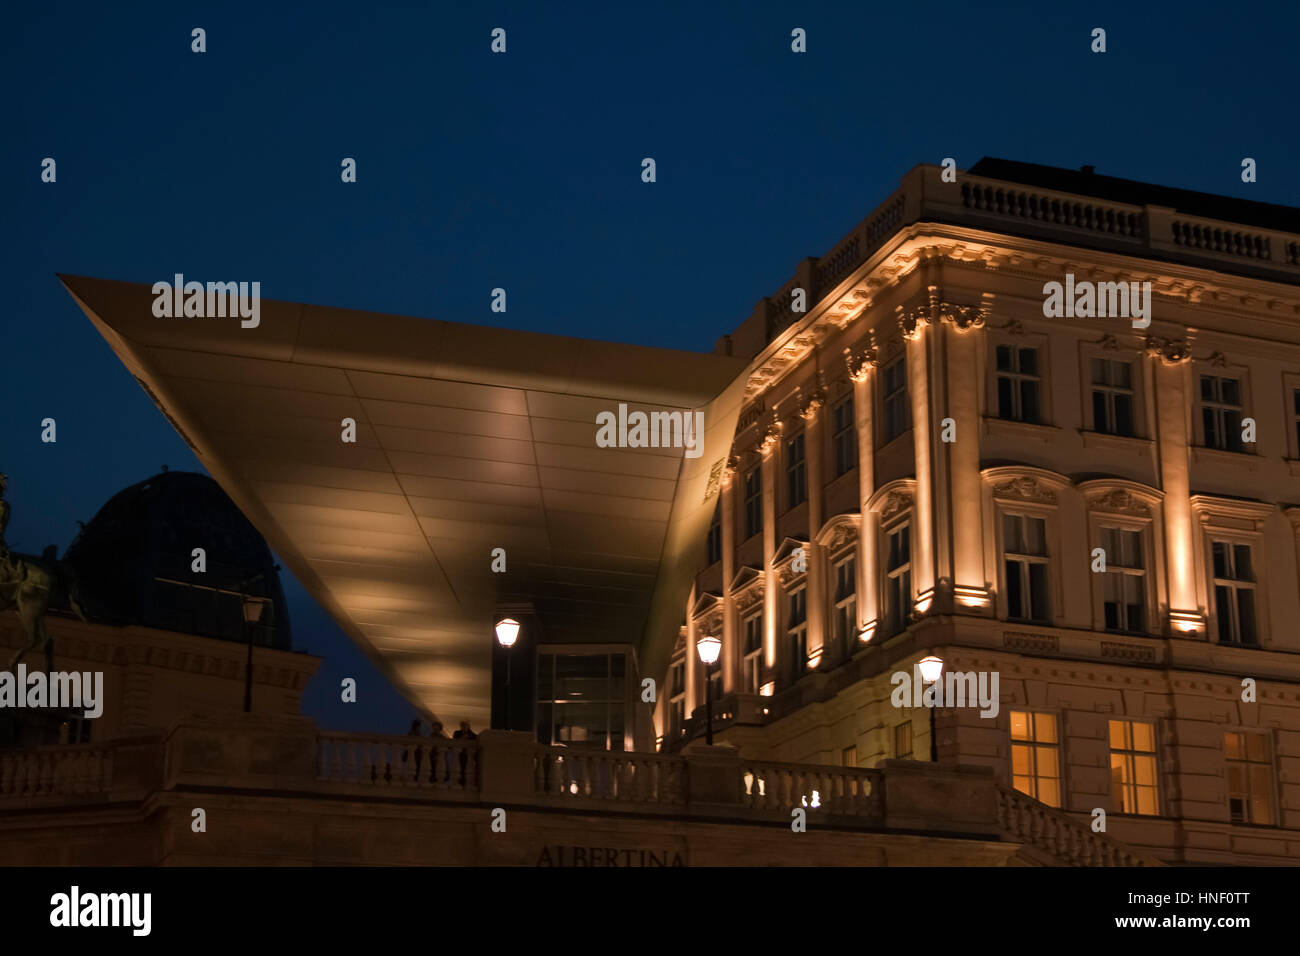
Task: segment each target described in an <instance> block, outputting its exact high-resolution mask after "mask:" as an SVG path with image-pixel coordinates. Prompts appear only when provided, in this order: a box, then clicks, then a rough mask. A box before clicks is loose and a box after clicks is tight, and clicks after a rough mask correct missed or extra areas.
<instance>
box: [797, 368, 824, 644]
mask: <svg viewBox="0 0 1300 956" xmlns="http://www.w3.org/2000/svg"><path fill="white" fill-rule="evenodd" d="M824 405H825V398H824V397H823V395H822V394H821V392H820V391H818V392H814V393H813V394H811V395H809V396H807V397H806V398H805V399H803V400H802V401H801V402H800V404H799V416H800V417H801V418H802V419H803V420H804V436H803V446H804V462H805V465H806V469H807V475H806V477H807V480H808V555H807V557H808V572H807V573H808V583H807V602H808V603H807V607H808V656H809V657H810V658H811V659H813V660H817V661H819V665H818V666H821V659H822V656H823V655H824V653H825V650H826V630H827V629H826V610H827V607H826V606H827V604H828V603H829V601H828V595H827V590H826V570H827V569H826V568H825V567H824V565H823V561H822V558H823V555H822V547H821V545H819V544H818V543H817V532H818V531H820V530H821V526H822V451H823V449H822V419H823V417H824V416H823V415H822V414H821V411H822V408H823V406H824ZM825 663H829V661H826V662H825Z"/></svg>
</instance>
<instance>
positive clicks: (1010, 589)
mask: <svg viewBox="0 0 1300 956" xmlns="http://www.w3.org/2000/svg"><path fill="white" fill-rule="evenodd" d="M1002 550H1003V556H1004V562H1003V567H1004V570H1005V575H1006V591H1007V617H1008V618H1010V619H1011V620H1013V621H1032V622H1035V623H1038V624H1049V623H1051V618H1050V616H1049V609H1048V600H1047V591H1048V586H1047V575H1048V566H1047V522H1046V521H1045V520H1043V519H1042V518H1033V517H1030V516H1029V515H1003V516H1002Z"/></svg>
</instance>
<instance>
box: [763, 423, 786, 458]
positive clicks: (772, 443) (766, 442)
mask: <svg viewBox="0 0 1300 956" xmlns="http://www.w3.org/2000/svg"><path fill="white" fill-rule="evenodd" d="M784 427H785V423H784V422H782V421H781V420H780V419H776V420H775V421H773V422H772V423H771V424H770V425H768V426H767V430H766V431H764V432H763V437H762V438H761V439H760V440H759V443H758V450H759V452H760V453H761V454H762V456H763V457H764V458H766V457H767V456H768V455H770V454H772V452H774V451H776V446H777V443H778V442H779V441H780V440H781V429H782V428H784Z"/></svg>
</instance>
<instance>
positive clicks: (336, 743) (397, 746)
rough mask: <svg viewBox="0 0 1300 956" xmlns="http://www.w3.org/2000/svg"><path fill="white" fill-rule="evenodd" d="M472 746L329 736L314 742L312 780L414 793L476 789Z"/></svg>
mask: <svg viewBox="0 0 1300 956" xmlns="http://www.w3.org/2000/svg"><path fill="white" fill-rule="evenodd" d="M478 771H479V746H478V744H477V743H476V742H475V741H472V740H467V741H462V740H449V739H447V738H433V737H376V736H368V735H365V734H344V733H327V734H321V735H320V736H319V737H317V741H316V779H317V780H318V781H321V782H325V783H346V784H361V785H372V786H376V787H384V788H396V789H408V788H409V789H412V790H461V791H463V790H476V789H478V779H479V776H478Z"/></svg>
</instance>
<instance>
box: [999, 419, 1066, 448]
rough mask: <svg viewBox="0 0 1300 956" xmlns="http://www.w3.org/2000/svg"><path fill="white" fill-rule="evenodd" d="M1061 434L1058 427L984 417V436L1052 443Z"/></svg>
mask: <svg viewBox="0 0 1300 956" xmlns="http://www.w3.org/2000/svg"><path fill="white" fill-rule="evenodd" d="M1060 433H1061V429H1060V428H1058V427H1057V426H1056V425H1036V424H1033V423H1030V422H1013V421H1009V420H1007V419H1005V418H992V417H990V416H987V415H986V416H985V417H984V434H986V435H1001V436H1005V437H1008V438H1025V439H1032V440H1034V441H1041V442H1044V443H1046V442H1050V441H1052V440H1053V439H1055V438H1056V436H1057V435H1059V434H1060Z"/></svg>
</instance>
